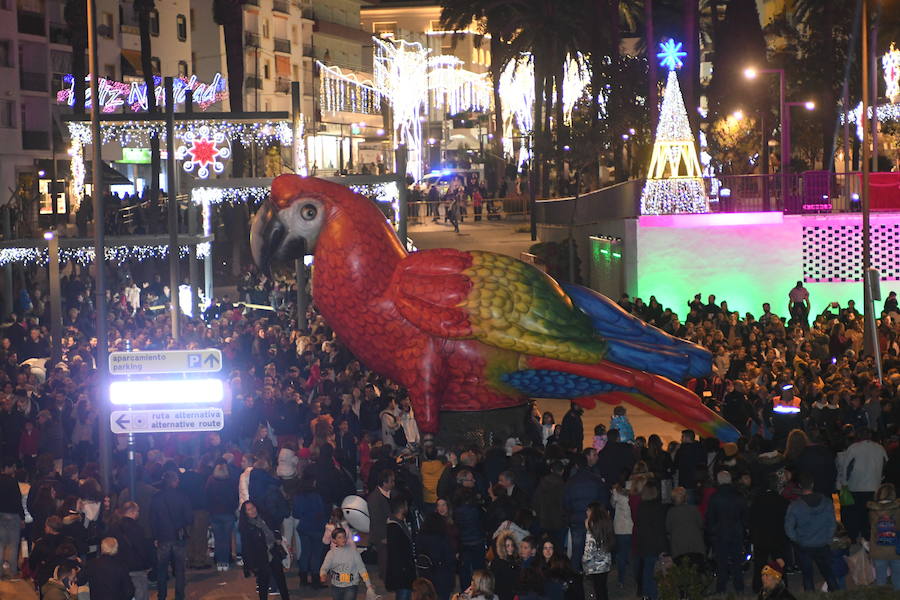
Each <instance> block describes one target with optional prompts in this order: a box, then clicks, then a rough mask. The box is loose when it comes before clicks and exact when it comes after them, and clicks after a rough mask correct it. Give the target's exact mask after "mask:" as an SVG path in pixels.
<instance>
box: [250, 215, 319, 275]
mask: <svg viewBox="0 0 900 600" xmlns="http://www.w3.org/2000/svg"><path fill="white" fill-rule="evenodd" d="M288 233H289V231H288V227H287V225H285V223H284V221H282V219H281V217H280V216H279V209H278V208H277V207H276V206H274V205H273V204H272V202H271V201H270V200H266V201H265V202H264V203H263V204H262V206H260V207H259V210H258V211H257V213H256V216H255V217H254V219H253V225H252V226H251V227H250V252H251V254H252V255H253V262H255V263H256V265H257V266H258V267H259V268H260V269H263V270H265V271H270V270H271V269H272V268H273V267H274V266H277V265H278V263H288V262H290V263H291V264H292V261H293V260H294V259H297V258H302V257H303V256H304V255H305V254H306V240H305V239H304V238H302V237H300V236H289V235H288Z"/></svg>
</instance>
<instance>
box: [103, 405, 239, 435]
mask: <svg viewBox="0 0 900 600" xmlns="http://www.w3.org/2000/svg"><path fill="white" fill-rule="evenodd" d="M224 426H225V412H224V411H223V410H222V409H221V408H176V409H171V410H169V409H165V410H114V411H112V412H111V413H109V428H110V430H111V431H112V432H113V433H178V432H189V431H220V430H221V429H222V428H223V427H224Z"/></svg>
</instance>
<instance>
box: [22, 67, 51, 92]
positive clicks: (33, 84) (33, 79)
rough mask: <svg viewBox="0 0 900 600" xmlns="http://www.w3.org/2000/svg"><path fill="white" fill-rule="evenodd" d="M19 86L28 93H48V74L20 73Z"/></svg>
mask: <svg viewBox="0 0 900 600" xmlns="http://www.w3.org/2000/svg"><path fill="white" fill-rule="evenodd" d="M19 86H20V87H21V88H22V89H23V90H25V91H28V92H46V91H47V74H46V73H29V72H28V71H20V72H19Z"/></svg>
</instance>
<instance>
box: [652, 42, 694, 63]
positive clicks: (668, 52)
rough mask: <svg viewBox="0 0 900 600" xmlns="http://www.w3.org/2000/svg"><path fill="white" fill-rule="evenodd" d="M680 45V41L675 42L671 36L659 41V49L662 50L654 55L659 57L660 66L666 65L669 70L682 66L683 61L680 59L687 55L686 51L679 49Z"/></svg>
mask: <svg viewBox="0 0 900 600" xmlns="http://www.w3.org/2000/svg"><path fill="white" fill-rule="evenodd" d="M681 46H682V43H681V42H676V41H675V40H673V39H671V38H669V39H668V40H666V41H665V42H662V43H660V45H659V49H660V50H662V52H660V53H658V54H657V55H656V57H657V58H659V64H660V66H661V67H667V68H668V69H669V70H670V71H674V70H675V69H680V68H681V67H683V66H684V63H683V62H682V61H681V59H682V58H684V57H685V56H687V52H684V51H683V50H682V49H681Z"/></svg>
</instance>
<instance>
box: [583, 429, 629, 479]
mask: <svg viewBox="0 0 900 600" xmlns="http://www.w3.org/2000/svg"><path fill="white" fill-rule="evenodd" d="M633 468H634V448H633V447H632V446H631V444H626V443H625V442H620V441H619V430H618V429H610V430H609V431H607V432H606V446H604V448H603V450H602V451H600V453H599V454H598V455H597V464H596V465H595V466H594V467H592V470H593V471H594V472H595V473H596V474H597V475H599V476H600V478H601V479H603V481H604V482H606V485H607V486H612V485H615V484H616V483H619V481H621V480H622V478H623V477H625V478H626V479H627V478H628V476H629V475H630V474H631V470H632V469H633Z"/></svg>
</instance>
